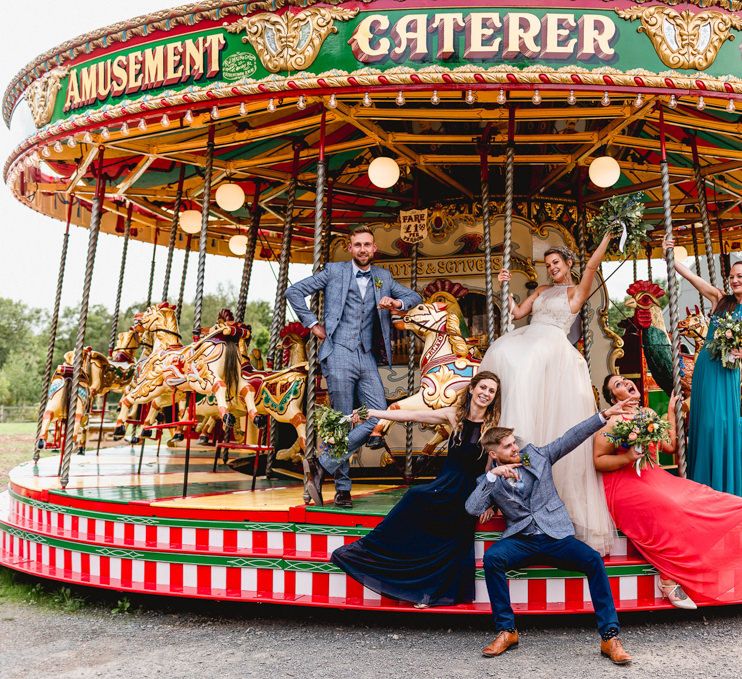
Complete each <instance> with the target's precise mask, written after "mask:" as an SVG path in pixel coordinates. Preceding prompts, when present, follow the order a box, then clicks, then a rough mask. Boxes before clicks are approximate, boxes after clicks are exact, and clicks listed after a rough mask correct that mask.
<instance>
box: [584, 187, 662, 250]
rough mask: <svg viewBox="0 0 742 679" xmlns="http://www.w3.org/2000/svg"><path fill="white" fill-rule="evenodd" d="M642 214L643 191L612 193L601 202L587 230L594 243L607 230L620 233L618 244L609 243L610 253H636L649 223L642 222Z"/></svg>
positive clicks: (644, 241) (642, 247)
mask: <svg viewBox="0 0 742 679" xmlns="http://www.w3.org/2000/svg"><path fill="white" fill-rule="evenodd" d="M643 216H644V193H642V192H641V191H638V192H637V193H632V194H629V195H627V196H614V197H613V198H609V199H608V200H606V201H603V203H601V206H600V210H599V211H598V214H596V215H595V216H594V217H593V218H592V219H591V220H590V222H589V223H588V225H587V228H588V233H589V234H590V236H591V238H592V240H593V241H594V242H595V243H599V242H600V241H601V240H603V236H605V234H606V233H608V232H610V233H611V234H612V235H614V236H619V241H618V243H617V244H616V245H612V246H611V249H610V251H611V252H612V253H614V254H618V253H619V252H620V253H623V254H625V255H626V256H633V255H638V254H640V253H642V252H643V251H644V244H645V243H646V242H647V241H648V240H649V224H645V223H644V222H643V221H642V217H643Z"/></svg>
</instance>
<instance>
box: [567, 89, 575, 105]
mask: <svg viewBox="0 0 742 679" xmlns="http://www.w3.org/2000/svg"><path fill="white" fill-rule="evenodd" d="M567 103H568V104H569V105H570V106H574V105H575V104H576V103H577V97H576V96H575V91H574V90H570V91H569V94H568V95H567Z"/></svg>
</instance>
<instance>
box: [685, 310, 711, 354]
mask: <svg viewBox="0 0 742 679" xmlns="http://www.w3.org/2000/svg"><path fill="white" fill-rule="evenodd" d="M685 314H686V316H685V318H684V319H683V320H682V321H680V322H679V323H678V332H679V333H680V335H681V337H685V338H686V339H687V340H689V341H690V342H691V344H692V345H693V360H694V361H695V359H696V358H697V357H698V354H699V353H700V351H701V349H703V345H704V344H706V335H707V334H708V331H709V320H708V318H707V317H706V315H705V314H704V313H703V312H702V311H701V310H700V309H699V308H698V304H696V308H695V310H694V311H691V310H690V308H689V307H685Z"/></svg>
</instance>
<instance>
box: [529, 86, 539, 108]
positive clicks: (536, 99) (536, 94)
mask: <svg viewBox="0 0 742 679" xmlns="http://www.w3.org/2000/svg"><path fill="white" fill-rule="evenodd" d="M531 101H532V102H533V105H534V106H538V105H539V104H540V103H541V92H539V91H538V90H537V89H536V90H533V96H532V97H531Z"/></svg>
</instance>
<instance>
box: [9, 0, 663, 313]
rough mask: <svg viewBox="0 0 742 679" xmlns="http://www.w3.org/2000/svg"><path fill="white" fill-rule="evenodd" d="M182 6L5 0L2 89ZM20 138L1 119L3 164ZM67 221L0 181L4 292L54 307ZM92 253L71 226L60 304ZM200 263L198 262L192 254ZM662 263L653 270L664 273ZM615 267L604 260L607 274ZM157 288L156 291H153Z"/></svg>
mask: <svg viewBox="0 0 742 679" xmlns="http://www.w3.org/2000/svg"><path fill="white" fill-rule="evenodd" d="M179 4H182V3H181V2H178V0H170V1H168V0H126V2H116V3H114V2H101V1H100V0H33V2H28V3H23V2H12V3H11V2H5V3H4V4H3V21H2V22H1V23H2V25H1V26H0V35H2V40H1V42H0V44H1V45H2V49H3V58H2V59H1V60H0V90H1V91H4V90H5V88H6V87H7V85H8V83H9V82H10V80H11V79H12V78H13V76H14V75H15V74H16V73H17V72H18V71H19V70H20V69H21V68H22V67H23V66H24V65H25V64H26V63H28V62H29V61H31V60H32V59H34V58H35V57H36V56H38V55H39V54H41V53H42V52H44V51H46V50H47V49H50V48H51V47H54V46H56V45H58V44H59V43H61V42H63V41H65V40H67V39H69V38H73V37H75V36H77V35H79V34H81V33H84V32H86V31H88V30H91V29H93V28H98V27H101V26H106V25H108V24H112V23H115V22H116V21H120V20H122V19H127V18H131V17H134V16H138V15H140V14H146V13H148V12H152V11H155V10H158V9H163V8H165V7H169V6H176V5H179ZM20 141H22V139H21V138H19V137H14V136H13V135H11V133H10V132H9V131H8V130H7V128H6V127H5V125H4V124H3V123H1V122H0V156H1V159H0V167H1V166H2V165H3V164H4V163H5V160H6V159H7V157H8V155H9V154H10V152H11V151H12V149H13V148H15V147H16V146H17V145H18V144H19V143H20ZM63 231H64V225H63V224H62V223H61V222H59V221H56V220H53V219H49V218H47V217H44V216H43V215H40V214H38V213H36V212H33V211H32V210H30V209H28V208H26V207H24V206H23V205H21V204H20V203H18V202H17V201H16V200H15V199H14V198H13V197H12V195H11V193H10V191H9V189H8V187H7V186H5V184H2V185H0V295H1V296H3V297H10V298H12V299H17V300H21V301H23V302H25V303H26V304H29V305H31V306H38V307H46V308H50V307H51V306H52V305H53V301H54V288H55V285H56V278H57V268H58V263H59V249H60V245H61V239H62V233H63ZM122 242H123V241H122V239H121V238H120V237H116V236H112V235H106V234H101V236H100V239H99V241H98V254H97V258H96V267H95V276H94V279H93V290H92V293H91V301H92V302H93V303H100V304H105V305H106V306H108V307H109V308H110V307H112V306H113V302H114V299H115V294H116V285H117V282H118V281H117V278H118V276H117V273H118V268H119V261H120V255H121V246H122ZM86 251H87V230H85V229H80V228H77V227H73V228H72V230H71V236H70V250H69V257H68V267H67V273H66V276H65V281H64V293H63V298H62V303H63V304H64V305H73V304H75V303H76V302H77V300H79V298H80V291H81V288H82V279H83V266H84V261H85V255H86ZM151 254H152V248H151V245H147V244H144V243H139V242H132V243H131V245H130V248H129V258H128V262H129V263H128V266H127V274H126V280H125V285H124V293H123V300H122V306H123V307H126V306H127V305H128V304H130V303H132V302H134V301H136V300H141V299H144V298H146V294H147V279H148V276H149V263H150V258H151ZM182 257H183V255H182V251H176V255H175V263H174V269H173V270H174V272H176V274H177V275H178V276H179V272H180V270H181V266H182ZM164 260H165V249H164V248H162V249H161V250H160V252H159V253H158V267H157V274H156V278H155V291H158V290H161V289H162V276H163V272H164ZM194 261H195V260H194ZM657 264H659V265H660V266H656V267H655V275H656V276H657V275H661V271H660V269H663V267H662V266H661V263H657ZM613 268H614V265H612V264H608V265H606V273H608V272H610V271H611V270H612V269H613ZM307 272H308V268H307V267H304V266H299V267H292V271H291V274H290V275H291V278H292V280H294V279H299V278H301V277H303V276H304V275H306V273H307ZM639 273H640V276H642V275H645V274H646V265H645V264H641V265H640V271H639ZM189 274H190V275H189V285H188V287H187V289H186V296H187V298H192V297H193V294H194V290H195V267H193V266H190V267H189ZM240 274H241V262H240V261H239V260H237V259H236V258H231V257H216V256H210V257H209V258H208V261H207V265H206V288H207V291H208V290H216V288H217V286H218V285H219V284H220V283H222V284H227V283H231V284H233V285H235V286H238V285H239V280H240ZM630 281H631V266H630V265H629V264H627V265H625V266H624V267H623V268H622V269H621V271H619V272H618V273H617V274H616V275H615V276H614V277H613V278H612V279H611V280H610V282H609V290H610V291H611V296H614V297H615V296H618V297H623V291H624V290H625V289H626V286H627V285H628V284H629V283H630ZM155 294H157V292H156V293H155ZM274 296H275V266H273V267H272V266H271V265H269V264H267V263H265V262H258V263H257V265H256V267H255V269H254V272H253V278H252V282H251V291H250V299H266V300H269V301H273V299H274Z"/></svg>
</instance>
